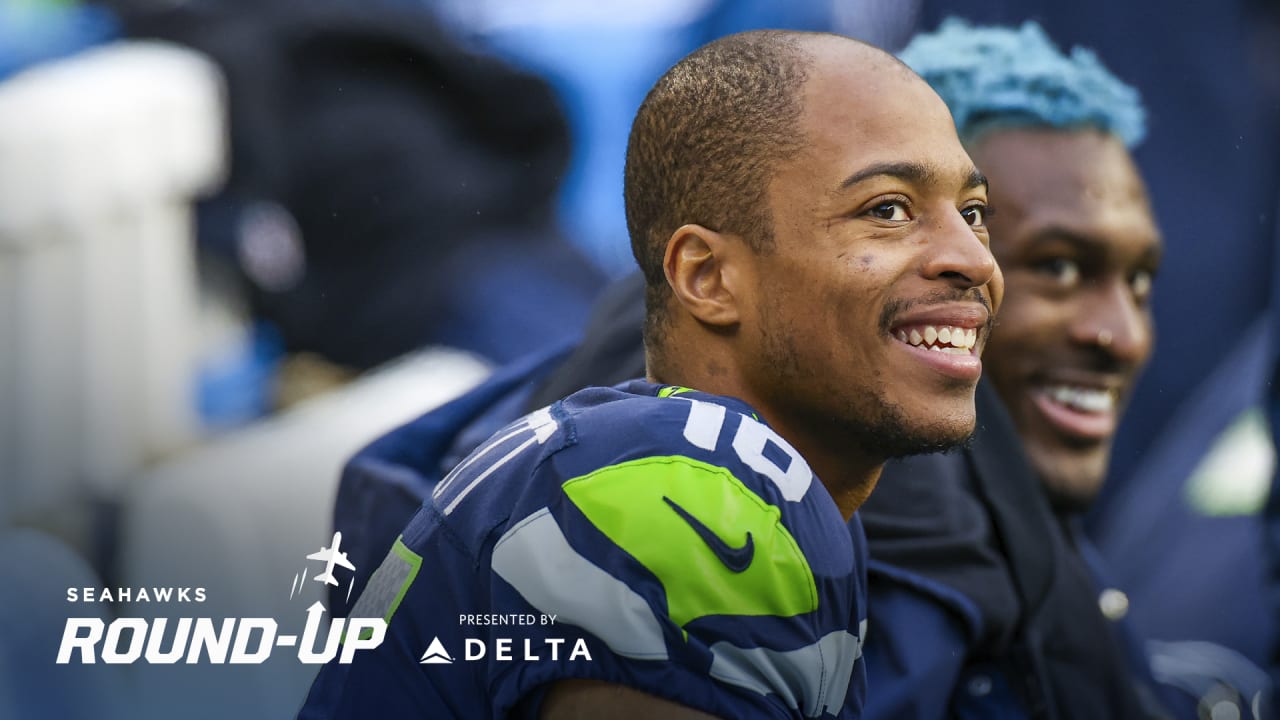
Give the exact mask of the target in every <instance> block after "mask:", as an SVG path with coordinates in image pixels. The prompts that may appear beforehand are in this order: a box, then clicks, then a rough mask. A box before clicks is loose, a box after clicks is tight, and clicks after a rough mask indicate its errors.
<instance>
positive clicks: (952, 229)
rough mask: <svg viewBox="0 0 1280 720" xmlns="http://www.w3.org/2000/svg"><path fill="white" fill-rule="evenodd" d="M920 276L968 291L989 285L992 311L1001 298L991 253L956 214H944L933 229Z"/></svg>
mask: <svg viewBox="0 0 1280 720" xmlns="http://www.w3.org/2000/svg"><path fill="white" fill-rule="evenodd" d="M933 232H934V237H933V238H931V240H930V253H929V255H928V257H927V258H926V260H925V266H924V275H925V277H927V278H929V279H931V280H945V281H947V282H949V283H951V284H952V285H954V286H955V287H957V288H962V289H968V288H973V287H981V286H983V285H987V284H988V283H990V284H991V295H992V310H995V309H996V307H997V306H998V305H999V302H1000V297H1001V296H1002V295H1003V286H1004V284H1003V278H1002V276H1001V275H1000V268H999V266H997V265H996V259H995V257H994V256H993V255H992V254H991V249H990V248H988V247H987V245H986V243H984V242H983V241H982V239H981V238H979V237H978V235H977V234H976V233H975V232H974V231H973V228H972V227H970V226H969V224H968V223H967V222H965V219H964V217H962V216H961V215H960V213H959V212H955V213H947V214H946V215H945V216H944V217H943V218H942V219H940V220H939V221H938V223H937V225H936V226H935V227H934V228H933Z"/></svg>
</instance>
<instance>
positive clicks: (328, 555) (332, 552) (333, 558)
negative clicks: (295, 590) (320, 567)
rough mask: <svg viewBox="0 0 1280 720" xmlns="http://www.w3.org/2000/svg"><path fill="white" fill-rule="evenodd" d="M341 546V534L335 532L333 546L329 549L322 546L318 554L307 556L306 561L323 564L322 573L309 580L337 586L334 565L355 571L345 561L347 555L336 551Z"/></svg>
mask: <svg viewBox="0 0 1280 720" xmlns="http://www.w3.org/2000/svg"><path fill="white" fill-rule="evenodd" d="M341 544H342V533H340V532H335V533H334V534H333V545H332V546H331V547H324V546H323V545H322V546H321V547H320V551H319V552H313V553H311V554H310V555H308V556H307V559H308V560H319V561H320V562H322V563H325V566H324V572H322V573H320V574H319V575H317V576H315V577H313V578H311V579H312V580H315V581H317V582H322V583H325V584H326V585H337V584H338V580H337V578H335V577H334V576H333V566H334V565H341V566H342V567H344V568H346V569H348V570H355V569H356V566H355V565H352V564H351V561H350V560H348V559H347V554H346V553H344V552H339V551H338V546H339V545H341Z"/></svg>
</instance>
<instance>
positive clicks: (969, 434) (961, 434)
mask: <svg viewBox="0 0 1280 720" xmlns="http://www.w3.org/2000/svg"><path fill="white" fill-rule="evenodd" d="M972 438H973V426H972V425H969V426H968V427H956V428H937V427H934V428H922V429H918V430H915V431H911V430H906V429H903V428H898V429H897V430H896V432H893V433H885V434H884V435H882V436H881V438H880V440H881V443H880V447H881V448H883V450H884V452H885V453H886V457H888V458H891V459H892V458H904V457H911V456H913V455H931V454H933V453H942V452H949V451H952V450H959V449H962V448H967V447H968V446H969V444H970V440H971V439H972Z"/></svg>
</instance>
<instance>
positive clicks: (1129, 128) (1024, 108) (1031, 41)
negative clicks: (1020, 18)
mask: <svg viewBox="0 0 1280 720" xmlns="http://www.w3.org/2000/svg"><path fill="white" fill-rule="evenodd" d="M898 58H899V59H900V60H902V61H903V62H905V63H906V64H907V65H909V66H911V69H913V70H915V71H916V72H917V73H919V74H920V76H921V77H923V78H924V79H925V81H926V82H928V83H929V85H930V86H932V87H933V89H934V90H935V91H936V92H937V93H938V95H940V96H942V100H943V101H944V102H945V103H946V104H947V107H949V108H951V115H952V116H953V117H954V118H955V122H956V130H957V131H958V133H959V135H960V139H961V141H963V142H964V143H965V144H966V145H969V144H972V143H973V142H975V141H977V140H978V139H979V138H980V136H982V135H983V134H985V133H987V132H990V131H991V130H995V129H1007V128H1026V127H1032V128H1035V127H1043V128H1052V129H1057V130H1073V129H1077V128H1092V129H1097V130H1101V131H1103V132H1107V133H1110V134H1113V135H1115V136H1116V137H1118V138H1120V140H1121V141H1122V142H1123V143H1124V144H1125V146H1126V147H1128V148H1130V149H1132V148H1133V147H1134V146H1136V145H1137V144H1138V143H1139V142H1141V141H1142V138H1143V136H1144V135H1145V134H1146V113H1145V112H1144V111H1143V108H1142V100H1141V97H1140V96H1139V94H1138V91H1137V90H1135V89H1134V88H1132V87H1130V86H1129V85H1126V84H1125V83H1123V82H1121V81H1120V80H1119V79H1117V78H1116V77H1115V76H1114V75H1112V74H1111V73H1110V72H1109V71H1108V70H1107V68H1106V67H1104V66H1103V64H1102V63H1101V62H1100V61H1099V60H1098V56H1097V55H1095V54H1094V53H1093V52H1092V51H1090V50H1087V49H1085V48H1081V47H1076V48H1072V50H1071V54H1070V55H1069V56H1068V55H1063V54H1062V53H1061V52H1059V51H1058V49H1057V48H1056V47H1055V46H1054V45H1053V43H1052V42H1051V41H1050V40H1049V38H1048V36H1047V35H1045V32H1044V30H1043V29H1041V27H1040V26H1039V25H1037V24H1036V23H1034V22H1031V21H1028V22H1026V23H1024V24H1023V25H1022V27H1021V28H1018V29H1014V28H1002V27H974V26H972V25H970V24H969V23H967V22H965V21H963V20H959V19H957V18H950V19H948V20H946V21H944V22H943V23H942V25H941V27H939V28H938V29H937V30H936V31H934V32H932V33H925V34H921V35H917V36H916V37H915V38H914V39H913V40H912V41H911V43H910V44H908V45H907V47H906V48H904V49H903V50H902V52H901V53H899V54H898Z"/></svg>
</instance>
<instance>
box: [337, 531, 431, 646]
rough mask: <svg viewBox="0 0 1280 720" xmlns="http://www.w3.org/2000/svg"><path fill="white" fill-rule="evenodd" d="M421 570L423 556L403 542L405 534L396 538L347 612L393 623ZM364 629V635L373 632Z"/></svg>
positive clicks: (353, 615)
mask: <svg viewBox="0 0 1280 720" xmlns="http://www.w3.org/2000/svg"><path fill="white" fill-rule="evenodd" d="M421 569H422V556H421V555H419V554H417V553H415V552H414V551H412V550H410V549H409V546H408V545H405V544H404V537H403V536H401V537H398V538H396V544H395V545H392V546H391V552H388V553H387V557H386V558H385V559H383V561H382V564H381V565H379V566H378V569H377V570H375V571H374V573H373V575H372V576H371V577H370V578H369V583H368V584H367V585H365V588H364V591H363V592H361V593H360V598H359V599H358V600H356V604H355V607H353V608H351V612H350V613H348V614H349V615H350V616H351V617H360V618H370V617H381V618H382V619H383V620H385V621H387V623H388V624H390V623H391V617H392V616H393V615H395V614H396V610H398V609H399V608H400V603H401V602H403V601H404V596H405V594H406V593H408V592H409V587H410V586H411V585H413V580H414V578H416V577H418V571H419V570H421ZM364 632H365V633H366V635H365V636H364V637H368V636H369V635H371V634H372V631H370V630H365V631H364Z"/></svg>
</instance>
